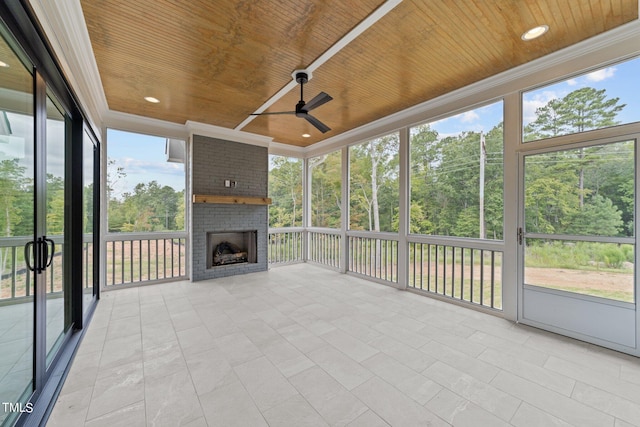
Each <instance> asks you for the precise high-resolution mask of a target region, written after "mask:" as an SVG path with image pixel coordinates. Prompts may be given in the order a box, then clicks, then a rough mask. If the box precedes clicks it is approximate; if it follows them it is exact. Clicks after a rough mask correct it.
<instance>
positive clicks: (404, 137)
mask: <svg viewBox="0 0 640 427" xmlns="http://www.w3.org/2000/svg"><path fill="white" fill-rule="evenodd" d="M399 150H400V152H399V156H400V165H399V170H398V176H399V180H400V182H399V184H400V190H399V207H398V218H399V221H398V288H400V289H406V288H407V286H408V284H409V243H408V242H407V236H408V235H409V211H410V205H411V197H410V195H409V170H410V169H409V128H406V127H405V128H402V129H400V147H399Z"/></svg>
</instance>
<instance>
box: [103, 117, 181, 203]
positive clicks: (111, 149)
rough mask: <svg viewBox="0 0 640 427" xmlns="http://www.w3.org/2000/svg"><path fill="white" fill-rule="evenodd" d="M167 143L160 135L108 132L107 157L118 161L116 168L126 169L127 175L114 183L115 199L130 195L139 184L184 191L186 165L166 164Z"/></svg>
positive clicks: (112, 130)
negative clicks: (156, 185) (127, 193)
mask: <svg viewBox="0 0 640 427" xmlns="http://www.w3.org/2000/svg"><path fill="white" fill-rule="evenodd" d="M165 144H166V138H162V137H158V136H150V135H143V134H138V133H131V132H124V131H120V130H114V129H109V130H108V131H107V157H108V158H109V160H114V161H115V166H116V167H122V168H124V172H125V174H126V176H125V177H124V178H121V179H119V180H118V181H117V182H116V183H115V184H114V186H113V187H114V188H113V190H114V193H113V196H114V197H116V198H119V197H120V196H121V195H122V193H125V192H131V191H132V190H133V188H134V187H135V186H136V184H139V183H145V184H146V183H149V182H151V181H157V182H158V184H160V186H165V185H168V186H169V187H172V188H173V189H174V190H175V191H182V190H184V186H185V172H184V164H182V163H170V162H167V159H166V155H165V151H164V150H165ZM110 169H111V168H110ZM110 173H111V172H110ZM114 176H115V175H114Z"/></svg>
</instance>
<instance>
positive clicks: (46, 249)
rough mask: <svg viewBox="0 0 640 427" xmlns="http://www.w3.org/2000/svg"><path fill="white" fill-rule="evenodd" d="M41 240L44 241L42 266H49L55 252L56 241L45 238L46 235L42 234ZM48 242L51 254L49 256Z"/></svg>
mask: <svg viewBox="0 0 640 427" xmlns="http://www.w3.org/2000/svg"><path fill="white" fill-rule="evenodd" d="M42 241H43V242H44V254H45V255H44V259H45V261H46V264H45V266H44V268H47V267H51V263H52V262H53V257H54V256H55V254H56V243H55V242H54V241H53V240H51V239H47V236H44V237H43V238H42ZM49 243H51V256H50V257H49V254H48V252H49Z"/></svg>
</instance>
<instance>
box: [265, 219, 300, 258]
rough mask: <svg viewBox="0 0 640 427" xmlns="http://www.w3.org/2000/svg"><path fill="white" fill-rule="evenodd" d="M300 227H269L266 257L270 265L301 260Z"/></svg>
mask: <svg viewBox="0 0 640 427" xmlns="http://www.w3.org/2000/svg"><path fill="white" fill-rule="evenodd" d="M303 239H304V230H303V229H302V228H270V229H269V245H268V250H267V252H268V258H269V264H270V265H278V264H291V263H295V262H302V261H304V259H305V256H304V242H303Z"/></svg>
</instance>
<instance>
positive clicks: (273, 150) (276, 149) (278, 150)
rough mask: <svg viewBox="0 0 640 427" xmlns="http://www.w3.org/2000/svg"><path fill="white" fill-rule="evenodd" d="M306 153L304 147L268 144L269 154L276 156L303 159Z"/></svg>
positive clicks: (278, 143)
mask: <svg viewBox="0 0 640 427" xmlns="http://www.w3.org/2000/svg"><path fill="white" fill-rule="evenodd" d="M306 153H307V149H306V148H305V147H298V146H297V145H290V144H283V143H281V142H272V143H271V144H269V154H274V155H276V156H285V157H297V158H304V157H305V155H306Z"/></svg>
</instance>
